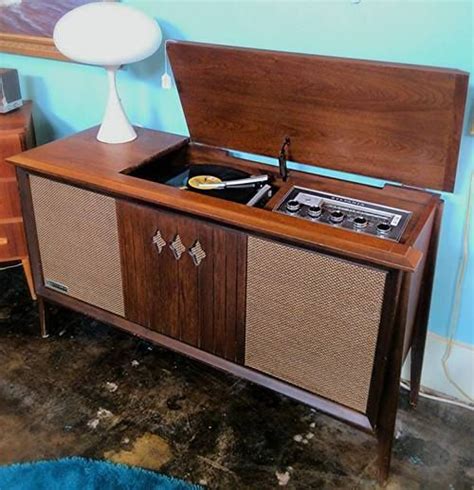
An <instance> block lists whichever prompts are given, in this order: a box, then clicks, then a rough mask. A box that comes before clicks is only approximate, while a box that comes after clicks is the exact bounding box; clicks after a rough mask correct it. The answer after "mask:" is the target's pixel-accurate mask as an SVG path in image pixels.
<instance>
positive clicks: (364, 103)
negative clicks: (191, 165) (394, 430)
mask: <svg viewBox="0 0 474 490" xmlns="http://www.w3.org/2000/svg"><path fill="white" fill-rule="evenodd" d="M167 51H168V54H169V58H170V63H171V66H172V69H173V73H174V76H175V79H176V84H177V88H178V91H179V94H180V98H181V103H182V105H183V110H184V113H185V116H186V120H187V123H188V128H189V133H190V135H191V139H192V140H193V141H195V142H199V143H203V144H207V145H212V146H216V147H221V148H227V149H233V150H239V151H244V152H248V153H254V154H258V155H266V156H270V157H276V156H277V155H278V152H279V150H280V147H281V145H282V143H283V141H284V140H285V137H289V138H290V140H291V145H290V160H292V161H295V162H298V163H304V164H307V165H315V166H319V167H326V168H331V169H336V170H341V171H344V172H351V173H357V174H361V175H366V176H370V177H377V178H381V179H386V180H391V181H393V182H399V183H402V184H405V185H411V186H415V187H421V188H428V189H439V190H445V191H452V190H453V188H454V181H455V176H456V168H457V161H458V152H459V144H460V138H461V131H462V124H463V116H464V107H465V100H466V94H467V82H468V77H469V75H468V73H465V72H462V71H459V70H449V69H443V68H433V67H428V66H417V65H407V64H396V63H383V62H378V61H365V60H354V59H348V58H335V57H328V56H316V55H309V54H297V53H288V52H277V51H265V50H258V49H248V48H237V47H230V46H217V45H209V44H198V43H189V42H182V41H170V42H168V43H167Z"/></svg>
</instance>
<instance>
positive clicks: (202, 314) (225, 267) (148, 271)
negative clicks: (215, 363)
mask: <svg viewBox="0 0 474 490" xmlns="http://www.w3.org/2000/svg"><path fill="white" fill-rule="evenodd" d="M117 213H118V224H119V236H120V250H121V259H122V271H123V283H124V301H125V316H126V318H127V319H129V320H131V321H133V322H135V323H138V324H140V325H142V326H144V327H146V328H149V329H151V330H155V331H157V332H159V333H162V334H164V335H167V336H169V337H173V338H175V339H177V340H180V341H182V342H185V343H187V344H190V345H193V346H195V347H199V348H201V349H203V350H205V351H207V352H211V353H213V354H216V355H218V356H220V357H224V358H226V359H229V360H232V361H234V362H242V361H243V349H244V327H245V326H244V322H245V318H244V317H245V264H246V236H245V235H244V234H241V233H238V232H234V231H232V230H228V229H225V228H222V227H219V226H214V225H210V224H207V223H203V222H201V221H199V220H196V219H193V218H188V217H185V216H181V215H178V214H174V213H169V212H165V211H160V210H157V209H154V208H151V207H148V206H143V205H138V204H132V203H128V202H124V201H121V202H118V203H117Z"/></svg>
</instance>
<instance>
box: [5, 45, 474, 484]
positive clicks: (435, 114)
mask: <svg viewBox="0 0 474 490" xmlns="http://www.w3.org/2000/svg"><path fill="white" fill-rule="evenodd" d="M168 53H169V57H170V60H171V63H172V67H173V71H174V75H175V78H176V80H177V86H178V89H179V92H180V98H181V102H182V105H183V108H184V112H185V115H186V120H187V123H188V127H189V133H190V137H189V138H187V137H182V136H177V135H173V134H169V133H164V132H159V131H152V130H146V129H137V132H138V139H137V140H135V141H133V142H131V143H127V144H124V145H117V146H115V147H114V146H113V145H104V144H102V143H99V142H98V141H96V140H95V134H96V129H91V130H88V131H84V132H82V133H79V134H76V135H74V136H71V137H69V138H66V139H63V140H59V141H56V142H53V143H50V144H47V145H45V146H42V147H39V148H36V149H34V150H30V151H28V152H26V153H23V154H21V155H18V156H16V157H13V158H11V159H10V161H11V162H12V163H14V164H16V165H17V166H18V177H19V183H20V188H21V195H22V205H23V210H24V214H25V224H26V232H27V239H28V244H29V250H30V255H31V260H32V268H33V272H34V278H35V287H36V291H37V293H38V297H39V306H40V312H41V319H42V332H43V333H44V332H45V329H46V323H45V312H46V309H45V308H46V305H47V303H49V302H54V303H59V304H61V305H64V306H67V307H69V308H72V309H75V310H78V311H82V312H84V313H86V314H88V315H90V316H92V317H94V318H97V319H99V320H101V321H105V322H108V323H110V324H111V325H115V326H117V327H118V328H121V329H123V330H126V331H129V332H131V333H133V334H135V335H138V336H140V337H142V338H145V339H148V340H150V341H153V342H156V343H158V344H160V345H163V346H166V347H168V348H170V349H173V350H175V351H177V352H180V353H183V354H185V355H187V356H190V357H192V358H194V359H199V360H201V361H202V362H204V363H207V364H210V365H212V366H215V367H217V368H218V369H222V370H225V371H227V372H231V373H234V374H235V375H237V376H240V377H242V378H245V379H248V380H250V381H253V382H255V383H258V384H261V385H264V386H267V387H269V388H271V389H273V390H276V391H278V392H281V393H284V394H286V395H288V396H290V397H293V398H295V399H297V400H300V401H302V402H304V403H307V404H309V405H311V406H313V407H316V408H318V409H319V410H321V411H323V412H326V413H329V414H331V415H333V416H335V417H337V418H339V419H341V420H344V421H346V422H348V423H350V424H352V425H354V426H356V427H358V428H360V429H361V430H364V431H367V432H369V433H371V434H373V435H374V436H375V437H376V438H377V441H378V456H379V459H378V462H379V465H378V468H379V479H380V480H381V481H383V480H385V479H386V477H387V475H388V470H389V464H390V454H391V447H392V440H393V433H394V425H395V417H396V412H397V402H398V390H399V380H400V370H401V365H402V362H403V361H404V359H405V358H406V356H407V353H408V352H409V351H410V350H411V359H412V361H411V395H410V397H411V403H412V404H413V405H415V404H416V401H417V397H418V389H419V383H420V376H421V365H422V360H423V351H424V344H425V337H426V328H427V320H428V312H429V305H430V297H431V289H432V283H433V273H434V267H435V260H436V249H437V242H438V235H439V226H440V220H441V213H442V201H441V199H440V197H439V196H438V195H437V194H435V193H432V192H428V191H425V190H423V189H422V188H430V189H435V190H443V191H447V192H451V191H452V190H453V188H454V180H455V175H456V166H457V157H458V150H459V141H460V137H461V128H462V121H463V113H464V104H465V98H466V92H467V81H468V75H467V74H466V73H463V72H459V71H455V70H445V69H436V68H428V67H419V66H418V67H413V66H410V65H397V64H389V63H379V62H372V61H360V60H349V59H343V58H328V57H322V56H312V55H304V54H292V53H283V52H281V53H280V52H270V51H259V50H252V49H241V48H232V47H223V46H212V45H200V44H192V43H185V42H169V43H168ZM231 150H232V151H231ZM232 152H239V153H240V154H241V155H240V156H239V158H237V157H235V156H234V154H233V153H232ZM252 155H253V157H252ZM255 156H256V157H255ZM268 158H273V160H272V162H271V163H273V164H266V163H258V162H257V160H259V161H260V162H262V161H266V160H265V159H268ZM287 161H288V162H298V163H302V164H306V165H309V166H314V167H327V168H332V169H335V170H339V171H345V172H351V173H357V174H362V175H365V176H369V177H376V178H379V179H384V180H389V181H392V182H395V183H398V184H401V185H385V186H384V187H382V188H377V187H372V186H370V185H362V184H357V183H351V182H347V181H343V180H337V179H333V178H329V177H323V176H320V175H317V174H311V173H305V172H303V171H301V170H297V169H296V168H295V167H293V164H291V165H290V164H289V165H288V166H287V165H286V162H287ZM208 166H212V167H214V168H215V166H218V167H219V168H220V170H219V172H221V173H220V174H219V175H216V174H213V172H209V167H208ZM199 175H200V176H206V175H207V176H213V179H210V180H214V183H219V182H218V180H220V181H221V182H222V181H223V182H226V181H232V180H237V179H248V178H249V177H251V176H255V175H266V176H268V179H266V180H268V182H267V181H265V182H259V183H257V184H256V185H255V186H253V185H252V186H251V187H237V188H232V185H231V186H225V185H224V186H223V187H226V188H224V189H221V188H220V187H222V186H215V187H218V188H213V189H209V188H208V189H199V185H198V186H197V187H198V189H196V188H195V187H194V188H193V186H188V180H189V179H190V178H191V179H192V178H193V177H194V176H199ZM197 180H198V181H199V179H197ZM204 180H205V179H204ZM201 181H202V179H201ZM247 184H248V181H247ZM252 184H255V183H252ZM265 186H268V187H265ZM407 186H409V187H407ZM210 187H213V186H210ZM414 187H418V188H414ZM262 189H264V190H263V191H262ZM249 192H250V194H248V193H249ZM229 193H233V197H232V198H229ZM259 193H260V194H259ZM256 194H258V195H259V197H258V198H256V197H255V195H256ZM237 195H238V198H237Z"/></svg>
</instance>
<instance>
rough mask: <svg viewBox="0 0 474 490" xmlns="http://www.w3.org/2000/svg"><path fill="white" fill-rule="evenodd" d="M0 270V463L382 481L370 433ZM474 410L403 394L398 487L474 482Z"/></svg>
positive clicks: (263, 481) (244, 480)
mask: <svg viewBox="0 0 474 490" xmlns="http://www.w3.org/2000/svg"><path fill="white" fill-rule="evenodd" d="M55 323H56V325H55V328H54V329H53V331H52V332H51V336H50V337H49V338H48V339H41V338H39V336H38V319H37V313H36V309H35V306H34V304H33V303H32V302H31V300H30V299H29V297H28V294H27V290H26V286H25V283H24V279H23V275H22V272H21V269H12V270H8V271H3V272H0V435H1V437H0V464H8V463H13V462H19V461H32V460H39V459H49V458H59V457H64V456H72V455H80V456H85V457H89V458H106V459H110V460H113V461H119V462H124V463H128V464H132V465H138V466H141V467H145V468H151V469H154V470H159V471H161V472H163V473H165V474H168V475H173V476H176V477H179V478H183V479H185V480H189V481H192V482H195V483H201V484H203V485H206V486H208V487H209V488H218V489H242V488H245V489H259V490H264V489H270V488H280V486H279V484H280V485H281V486H284V487H286V488H288V489H320V488H323V489H325V488H351V489H372V488H377V485H376V483H375V482H374V476H375V468H374V460H375V444H374V439H372V438H371V437H370V436H368V435H365V434H362V433H360V432H359V431H357V430H355V429H352V428H350V427H348V426H346V425H344V424H343V423H340V422H338V421H335V420H333V419H331V418H330V417H327V416H325V415H322V414H320V413H317V412H315V411H314V410H312V409H310V408H309V407H306V406H305V405H303V404H301V403H297V402H295V401H292V400H290V399H288V398H285V397H284V396H280V395H278V394H275V393H272V392H270V391H268V390H266V389H264V388H261V387H258V386H255V385H252V384H250V383H247V382H244V381H240V380H238V379H237V378H235V377H232V376H229V375H226V374H223V373H220V372H218V371H216V370H214V369H211V368H209V367H206V366H203V365H200V364H199V363H197V362H194V361H191V360H188V359H186V358H184V357H182V356H180V355H176V354H173V353H172V352H169V351H166V350H164V349H161V348H159V347H156V346H153V345H151V344H149V343H147V342H144V341H141V340H139V339H137V338H133V337H131V336H129V335H127V334H125V333H121V332H119V331H116V330H114V329H112V328H111V327H108V326H106V325H103V324H100V323H97V322H95V321H92V320H90V319H88V318H85V317H83V316H81V315H78V314H75V313H72V312H70V311H67V310H63V309H57V310H56V311H55ZM473 422H474V414H473V413H472V412H468V411H467V410H464V409H461V408H457V407H452V406H447V405H443V404H440V403H437V402H432V401H429V400H421V402H420V404H419V407H418V409H417V410H416V411H413V410H411V409H409V408H408V403H407V400H406V396H402V400H401V407H400V411H399V417H398V421H397V424H398V437H397V440H396V441H395V444H394V453H393V460H392V474H391V477H390V480H389V483H388V488H391V489H403V490H406V489H419V488H423V489H425V488H426V489H430V490H432V489H468V488H473V485H474V451H473V449H474V447H473V441H474V437H473V436H474V423H473Z"/></svg>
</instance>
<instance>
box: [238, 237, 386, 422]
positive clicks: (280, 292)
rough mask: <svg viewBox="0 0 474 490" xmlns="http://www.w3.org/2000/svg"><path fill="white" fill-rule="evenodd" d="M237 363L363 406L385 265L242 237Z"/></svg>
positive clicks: (357, 406)
mask: <svg viewBox="0 0 474 490" xmlns="http://www.w3.org/2000/svg"><path fill="white" fill-rule="evenodd" d="M247 260H248V270H247V326H246V340H245V364H246V365H247V366H249V367H252V368H254V369H257V370H259V371H262V372H264V373H267V374H270V375H273V376H275V377H276V378H280V379H282V380H284V381H287V382H289V383H291V384H293V385H296V386H298V387H300V388H303V389H305V390H308V391H310V392H313V393H316V394H318V395H321V396H323V397H325V398H328V399H330V400H333V401H336V402H338V403H341V404H343V405H345V406H348V407H351V408H353V409H355V410H357V411H360V412H363V413H365V411H366V409H367V399H368V395H369V388H370V380H371V376H372V368H373V363H374V355H375V347H376V342H377V335H378V330H379V324H380V318H381V310H382V303H383V296H384V289H385V282H386V275H387V273H386V272H385V271H383V270H379V269H374V268H370V267H364V266H361V265H359V264H356V263H353V262H349V261H345V260H342V259H337V258H333V257H331V256H327V255H323V254H320V253H315V252H310V251H307V250H303V249H298V248H293V247H289V246H286V245H282V244H278V243H275V242H270V241H267V240H262V239H259V238H255V237H249V239H248V258H247Z"/></svg>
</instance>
